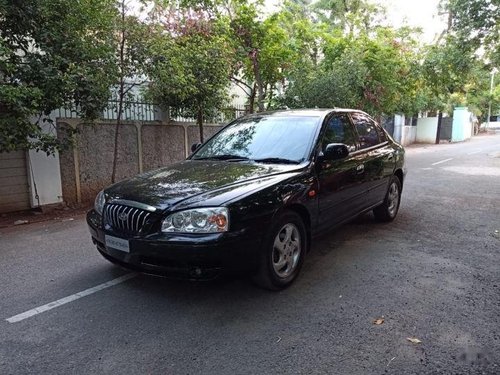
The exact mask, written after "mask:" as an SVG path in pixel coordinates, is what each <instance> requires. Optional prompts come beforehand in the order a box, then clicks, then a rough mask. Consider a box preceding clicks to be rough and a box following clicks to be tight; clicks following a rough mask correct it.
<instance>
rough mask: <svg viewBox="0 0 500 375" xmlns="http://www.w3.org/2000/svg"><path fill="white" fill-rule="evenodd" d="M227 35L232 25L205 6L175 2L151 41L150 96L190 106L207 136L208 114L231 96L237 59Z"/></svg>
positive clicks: (164, 103)
mask: <svg viewBox="0 0 500 375" xmlns="http://www.w3.org/2000/svg"><path fill="white" fill-rule="evenodd" d="M227 36H228V30H227V25H226V24H224V22H219V20H217V19H213V18H212V17H211V16H210V15H209V14H207V13H205V12H204V11H202V10H199V9H192V8H191V9H189V10H185V11H182V10H181V9H180V8H175V10H174V11H173V12H171V13H170V14H169V17H168V22H165V23H164V29H163V30H162V31H161V32H160V33H158V34H157V35H156V37H155V38H153V40H152V41H151V45H150V46H149V48H150V58H151V64H150V65H149V66H148V76H149V77H150V79H151V83H150V85H149V88H148V95H149V97H151V98H153V100H154V101H155V102H157V103H158V104H160V105H161V106H163V107H174V108H184V109H187V110H189V111H191V112H192V113H193V114H194V115H195V116H196V119H197V124H198V127H199V132H200V140H201V141H202V142H203V121H204V119H205V118H206V117H207V116H209V115H210V114H212V113H213V112H214V110H215V109H218V108H220V107H221V106H222V105H223V104H224V103H225V101H226V100H227V88H228V85H229V76H230V70H231V65H232V59H233V52H232V48H231V45H230V43H229V40H228V38H227Z"/></svg>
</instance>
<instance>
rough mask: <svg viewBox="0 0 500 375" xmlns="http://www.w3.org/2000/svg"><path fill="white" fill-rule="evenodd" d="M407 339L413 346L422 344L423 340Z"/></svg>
mask: <svg viewBox="0 0 500 375" xmlns="http://www.w3.org/2000/svg"><path fill="white" fill-rule="evenodd" d="M406 339H407V340H408V341H410V342H411V343H413V344H420V343H421V342H422V341H421V340H419V339H417V338H416V337H407V338H406Z"/></svg>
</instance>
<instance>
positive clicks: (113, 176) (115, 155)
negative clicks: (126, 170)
mask: <svg viewBox="0 0 500 375" xmlns="http://www.w3.org/2000/svg"><path fill="white" fill-rule="evenodd" d="M121 20H122V29H121V36H120V37H121V39H120V51H119V60H120V65H119V69H120V88H119V90H118V112H117V113H116V125H115V145H114V150H113V168H112V171H111V183H112V184H114V183H115V182H116V168H117V165H118V139H119V137H118V135H119V132H120V125H121V122H122V113H123V101H124V99H125V73H124V61H125V1H124V0H123V1H122V3H121Z"/></svg>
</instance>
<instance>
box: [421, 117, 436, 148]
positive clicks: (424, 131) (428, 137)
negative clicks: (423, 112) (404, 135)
mask: <svg viewBox="0 0 500 375" xmlns="http://www.w3.org/2000/svg"><path fill="white" fill-rule="evenodd" d="M437 123H438V118H437V117H422V118H419V119H418V120H417V134H416V138H415V140H416V142H418V143H436V134H437Z"/></svg>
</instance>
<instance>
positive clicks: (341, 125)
mask: <svg viewBox="0 0 500 375" xmlns="http://www.w3.org/2000/svg"><path fill="white" fill-rule="evenodd" d="M330 143H343V144H345V145H346V146H347V149H348V150H349V152H353V151H356V133H355V132H354V128H353V127H352V125H351V121H350V120H349V117H348V116H347V115H346V114H338V115H334V116H333V117H332V118H330V119H329V120H328V122H327V124H326V129H325V135H324V137H323V142H322V145H321V146H322V149H323V150H324V149H325V148H326V146H327V145H329V144H330Z"/></svg>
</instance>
